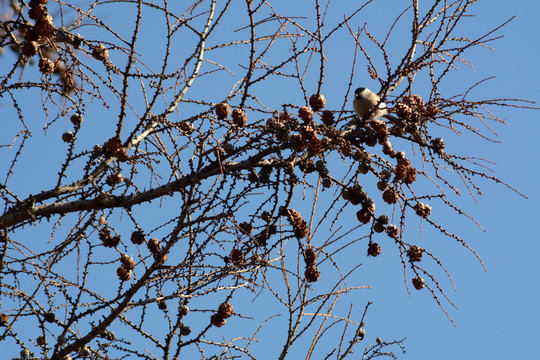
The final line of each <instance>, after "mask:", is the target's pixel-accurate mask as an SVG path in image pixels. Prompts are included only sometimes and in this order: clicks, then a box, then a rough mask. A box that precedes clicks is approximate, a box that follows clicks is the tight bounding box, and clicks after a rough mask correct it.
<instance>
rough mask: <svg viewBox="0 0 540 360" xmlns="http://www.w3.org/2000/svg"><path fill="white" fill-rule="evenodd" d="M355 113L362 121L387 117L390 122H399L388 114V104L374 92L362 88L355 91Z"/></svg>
mask: <svg viewBox="0 0 540 360" xmlns="http://www.w3.org/2000/svg"><path fill="white" fill-rule="evenodd" d="M353 108H354V112H355V113H356V115H358V117H359V118H360V119H367V120H374V119H378V118H381V117H385V118H387V119H388V120H391V121H394V120H397V119H396V118H395V117H394V116H392V115H390V114H388V108H387V107H386V104H385V103H383V102H382V101H381V99H380V98H379V96H378V95H377V94H375V93H374V92H373V91H371V90H369V89H366V88H363V87H360V88H358V89H356V90H355V91H354V101H353Z"/></svg>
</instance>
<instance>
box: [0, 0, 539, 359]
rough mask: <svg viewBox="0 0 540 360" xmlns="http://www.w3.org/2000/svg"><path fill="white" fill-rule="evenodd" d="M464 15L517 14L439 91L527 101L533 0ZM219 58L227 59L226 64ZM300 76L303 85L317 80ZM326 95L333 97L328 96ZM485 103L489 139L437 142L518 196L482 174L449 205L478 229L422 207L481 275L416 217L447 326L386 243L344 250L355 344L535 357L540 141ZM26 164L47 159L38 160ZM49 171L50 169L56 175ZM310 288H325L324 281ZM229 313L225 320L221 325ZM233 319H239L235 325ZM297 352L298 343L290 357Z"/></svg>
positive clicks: (488, 20) (532, 127) (389, 4)
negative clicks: (490, 121)
mask: <svg viewBox="0 0 540 360" xmlns="http://www.w3.org/2000/svg"><path fill="white" fill-rule="evenodd" d="M305 3H308V2H307V1H306V2H305ZM352 3H353V2H339V1H336V3H335V4H334V8H333V10H332V12H331V13H330V15H331V16H329V20H332V22H337V21H339V20H341V19H342V15H343V13H345V12H350V11H351V9H353V7H352V6H351V4H352ZM354 3H359V4H360V3H362V2H354ZM403 3H404V2H403V1H402V0H379V1H374V3H373V4H371V5H370V7H369V8H368V9H366V12H365V15H362V16H360V17H357V18H355V22H354V23H353V25H354V26H363V25H364V23H366V24H367V27H368V29H369V30H370V31H372V33H373V34H374V35H376V36H383V34H385V33H386V32H387V29H388V27H389V26H390V25H391V23H392V21H393V19H394V18H395V17H396V16H397V15H398V14H399V13H400V12H401V11H402V10H404V8H405V6H404V5H403ZM421 3H422V1H421ZM276 4H277V5H278V6H283V4H287V6H289V5H290V4H289V2H288V1H287V2H284V1H277V2H276ZM309 4H311V2H309ZM295 5H296V6H297V8H296V9H291V12H302V11H304V9H303V8H302V6H305V4H304V2H297V3H296V4H295ZM510 5H511V6H510ZM283 9H285V6H283ZM381 9H382V10H381ZM472 12H473V13H474V14H476V15H477V16H476V17H475V18H471V19H468V20H466V21H464V23H463V24H462V26H463V27H462V28H461V29H462V31H461V33H463V34H471V33H472V34H477V35H480V34H483V33H485V32H486V31H489V30H491V29H492V28H494V27H496V26H498V25H500V24H501V23H503V22H504V21H506V20H508V19H509V18H510V17H512V16H516V18H515V19H514V20H513V21H512V22H510V23H509V24H508V25H507V26H506V27H505V28H503V29H502V31H501V32H499V33H498V34H500V35H504V37H503V38H501V39H499V40H497V41H495V42H493V43H490V45H491V46H492V47H493V48H495V49H496V50H489V49H478V50H474V51H472V52H471V53H470V54H468V55H466V58H467V59H468V60H470V61H471V62H472V64H473V65H474V69H470V68H467V67H464V66H463V68H462V69H460V72H457V73H455V75H452V76H449V77H448V78H447V82H446V83H445V85H444V86H445V88H444V90H446V91H448V92H450V93H459V92H460V91H462V90H464V89H466V88H468V87H469V86H471V85H472V84H474V83H476V82H478V81H480V80H482V79H485V78H488V77H491V76H495V78H494V79H491V80H489V81H488V82H486V83H485V84H483V85H482V86H480V87H479V88H478V89H476V90H475V91H474V93H473V95H474V96H477V97H478V98H518V99H526V100H532V101H535V102H536V103H537V106H538V105H539V103H540V67H539V66H538V58H539V56H540V47H539V46H538V44H537V37H538V36H539V35H540V25H539V24H538V21H537V19H538V18H540V2H539V1H537V0H520V1H519V2H518V1H515V2H512V3H510V4H509V2H507V1H501V0H483V1H482V0H481V1H479V3H478V4H475V5H474V6H473V7H472ZM285 14H287V13H285ZM383 16H384V18H381V17H383ZM126 18H129V16H126ZM125 25H126V26H127V25H129V24H125ZM238 26H239V25H238ZM87 31H91V29H87ZM349 40H350V39H347V40H346V41H345V40H344V41H343V42H340V41H337V42H335V43H334V45H333V47H331V48H330V50H328V51H329V53H328V59H329V61H328V64H327V69H328V70H327V71H328V75H327V76H328V77H327V80H326V81H325V85H324V87H323V91H322V93H323V94H325V96H326V97H327V98H328V99H329V107H331V106H332V105H333V106H336V107H339V106H340V101H342V100H343V99H342V96H343V94H344V93H345V89H344V87H345V86H346V85H347V83H348V80H349V71H350V63H351V61H350V54H351V52H352V51H353V49H352V48H350V47H349V48H344V47H345V46H350V41H349ZM347 44H349V45H347ZM153 46H156V44H154V43H152V42H148V43H147V47H145V50H147V53H146V52H145V54H143V56H144V57H145V59H147V60H148V62H149V63H151V62H152V61H153V60H155V59H153V58H152V54H153ZM389 49H390V56H392V55H394V54H393V53H392V51H394V52H395V56H396V58H400V57H401V55H402V53H401V52H399V51H400V50H402V49H401V48H400V44H399V43H394V44H392V46H391V47H389ZM230 60H231V63H233V62H234V61H236V60H234V59H230ZM0 61H4V60H0ZM364 69H365V64H362V63H359V66H358V67H357V69H356V71H355V79H354V83H355V86H366V87H373V88H374V90H375V89H376V84H374V83H373V82H372V80H371V79H370V78H369V76H368V74H367V72H365V70H364ZM240 73H241V72H240ZM308 84H309V85H314V84H316V82H315V81H313V82H308ZM217 85H219V84H217ZM417 86H418V91H419V92H421V91H422V90H425V87H424V86H422V83H421V82H420V81H418V83H417ZM220 90H221V89H220V88H219V86H216V84H213V85H212V88H211V89H209V88H208V86H207V87H202V88H194V89H193V96H192V98H194V97H196V96H198V95H200V94H202V95H203V96H207V97H208V98H209V99H211V100H212V99H215V98H219V97H220V96H221V97H223V95H224V94H223V91H221V92H220ZM225 90H228V89H225ZM286 90H287V89H284V88H283V87H282V85H280V84H270V85H269V87H268V88H267V89H265V90H264V91H262V93H263V94H264V96H266V97H269V98H271V97H272V96H276V94H278V95H281V93H282V92H285V93H286V92H287V91H286ZM308 92H309V91H308ZM334 94H338V95H337V96H335V97H333V96H332V95H334ZM269 102H272V100H269ZM275 102H276V106H279V104H281V103H282V102H283V101H282V99H281V98H279V99H276V100H275ZM93 106H96V107H97V106H98V105H96V104H94V105H93ZM349 106H350V103H349ZM1 110H2V108H0V111H1ZM113 110H114V111H115V115H114V116H117V115H116V114H117V109H113ZM494 111H495V113H496V115H498V116H499V117H500V118H501V119H503V120H505V121H507V122H508V123H509V126H503V125H494V126H493V128H494V130H495V131H496V132H497V133H498V137H497V140H499V141H500V143H490V142H486V141H480V140H479V139H478V138H472V137H464V139H459V138H456V139H452V140H451V141H449V142H448V144H447V145H448V146H449V148H452V149H453V150H456V151H457V152H459V153H460V154H468V155H475V156H478V157H482V158H486V159H489V160H490V161H493V162H494V163H495V164H493V165H492V166H491V168H492V169H494V171H495V175H496V176H497V177H499V178H500V179H501V180H503V181H504V182H506V183H507V184H509V185H510V186H512V187H513V188H515V189H517V190H518V191H519V192H520V193H522V194H525V195H526V196H527V197H528V199H525V198H523V197H522V196H520V195H518V194H517V193H515V192H513V191H512V190H511V189H508V188H507V187H505V186H503V185H501V184H495V183H492V182H489V181H481V182H480V184H481V188H482V192H483V195H482V196H481V197H478V198H477V200H478V202H475V201H473V200H472V199H471V198H470V197H468V196H464V198H463V199H461V200H458V203H459V204H462V205H463V208H464V209H465V210H467V211H468V213H469V214H471V215H472V216H473V217H474V218H475V219H476V220H478V222H479V223H480V224H481V225H482V226H483V228H484V229H485V230H486V231H485V232H483V231H481V230H480V229H479V228H478V227H477V226H475V225H474V224H473V223H471V222H470V221H466V220H465V219H464V218H463V217H458V216H456V215H450V213H448V212H442V213H437V212H436V209H434V214H433V216H434V217H437V219H438V220H440V221H442V222H443V223H444V224H445V225H447V226H448V227H449V228H450V229H451V230H453V231H454V232H456V233H458V234H459V235H460V236H461V237H462V238H464V239H466V240H467V242H468V244H469V245H470V246H471V247H473V248H474V249H475V250H476V251H477V252H478V254H479V255H480V256H481V258H482V260H483V262H484V264H485V266H486V269H487V272H484V270H483V267H482V265H481V264H480V263H479V262H478V260H477V259H476V258H475V257H474V256H473V255H472V254H471V253H470V252H468V251H466V250H465V249H464V248H463V247H461V246H460V245H459V244H457V243H456V242H453V241H452V240H450V239H447V238H444V237H441V236H438V235H437V234H434V233H433V231H430V230H429V229H427V227H426V226H423V228H422V233H421V234H420V233H417V235H416V236H418V241H419V242H421V243H422V244H426V247H428V248H429V249H430V251H432V252H434V253H436V254H437V255H439V256H440V258H441V259H442V260H443V261H444V264H445V266H446V268H447V270H448V271H449V272H450V273H451V275H452V277H453V279H454V283H455V285H456V288H457V290H456V291H453V290H451V286H450V284H449V283H448V282H447V281H446V282H445V280H443V281H442V285H443V286H445V289H447V294H448V296H449V297H450V299H451V300H452V301H453V302H454V303H455V304H456V306H457V307H459V310H457V309H455V308H452V307H451V306H449V304H448V303H444V306H445V307H446V308H447V310H448V312H449V315H450V316H451V317H452V319H453V321H454V322H455V326H454V325H453V324H452V322H451V321H450V320H449V319H448V317H447V316H446V315H445V313H444V312H443V311H442V310H441V308H440V307H439V306H438V305H437V303H436V302H435V301H434V299H433V298H432V296H431V294H430V293H429V292H427V291H414V290H411V291H412V293H411V294H412V296H409V294H408V292H407V290H406V288H405V285H404V281H403V275H402V268H401V263H400V262H399V259H398V258H397V257H396V254H397V253H396V252H392V250H391V246H386V247H385V246H384V242H383V241H381V244H382V245H383V254H382V255H381V256H379V257H377V258H366V257H365V254H364V253H362V254H358V253H349V254H345V255H344V256H343V257H342V260H343V261H344V262H345V267H347V266H353V265H355V264H356V263H357V262H361V263H362V264H363V265H362V268H361V270H360V272H359V273H358V277H355V278H354V279H355V280H358V284H357V285H370V286H371V287H372V288H371V289H369V290H359V291H357V292H355V293H352V294H351V295H350V296H348V297H347V298H342V299H340V303H341V305H343V307H344V308H345V309H346V308H347V306H348V304H350V303H353V304H354V306H355V309H356V311H357V312H361V311H362V310H363V307H364V306H365V304H366V302H367V301H372V302H373V305H372V306H371V308H370V311H369V312H368V315H367V319H366V330H367V337H366V340H364V341H365V342H366V343H374V342H375V338H376V337H381V338H382V339H383V340H385V341H392V340H394V339H402V338H404V337H406V338H407V340H406V341H405V343H404V345H405V347H406V350H407V353H406V354H405V355H401V356H400V357H399V358H400V359H415V360H418V359H440V360H446V359H452V360H454V359H456V358H461V359H508V358H514V359H537V358H538V356H539V355H538V354H540V329H539V327H538V324H540V311H539V310H538V304H540V280H539V275H540V262H539V261H538V258H539V255H540V244H539V240H540V235H538V230H537V229H536V227H537V226H538V223H539V222H538V219H539V217H540V205H538V204H540V191H539V189H538V186H539V180H538V176H539V171H538V166H539V165H540V164H539V163H540V161H539V159H540V149H539V148H538V145H537V144H538V140H537V136H538V134H540V122H539V120H538V119H539V117H540V113H539V112H538V111H532V110H525V109H515V108H498V109H495V110H494ZM95 121H96V123H98V124H100V126H102V127H107V126H110V124H107V123H106V119H104V118H101V119H100V118H96V119H95ZM66 123H67V122H66ZM40 125H41V124H40ZM52 131H53V132H54V131H57V132H58V133H59V134H60V133H62V132H63V131H65V129H64V128H62V127H58V128H57V129H56V130H52ZM83 140H84V139H83ZM91 141H94V139H93V138H92V139H91V140H89V144H90V143H91ZM54 146H57V147H58V148H55V150H54V151H58V153H59V154H63V151H64V150H63V147H62V146H63V145H62V143H60V142H57V143H56V144H55V145H54ZM40 155H41V156H42V152H41V150H40V149H39V148H37V149H35V156H36V157H38V156H40ZM36 166H44V167H45V166H46V165H45V163H44V162H43V163H42V162H37V164H36ZM51 176H53V178H54V176H55V173H52V174H51ZM43 181H45V180H43ZM300 206H303V205H300ZM345 220H346V221H347V219H345ZM352 220H353V221H354V219H352ZM361 235H362V234H361V232H359V236H361ZM420 236H422V237H420ZM362 249H363V247H362ZM386 249H388V251H386ZM363 251H364V250H363ZM316 285H317V286H324V282H321V283H317V284H316ZM257 301H259V302H257ZM261 301H262V300H261V299H257V300H256V302H254V303H253V306H254V308H257V307H258V306H260V305H259V304H260V302H261ZM246 312H248V311H247V310H246ZM247 315H249V314H248V313H246V316H247ZM235 321H237V320H234V319H232V320H231V325H234V324H235ZM238 321H239V320H238ZM236 324H237V325H238V326H240V327H241V326H242V325H241V323H240V322H236ZM268 334H269V335H270V337H267V338H266V339H267V341H266V342H262V343H261V344H260V345H259V346H261V347H262V348H267V349H268V350H269V351H271V350H275V349H274V346H275V345H276V344H281V343H280V340H282V334H281V333H280V331H275V332H272V331H269V333H268ZM17 352H18V351H17ZM17 352H16V353H17ZM302 353H303V352H302V351H299V354H302Z"/></svg>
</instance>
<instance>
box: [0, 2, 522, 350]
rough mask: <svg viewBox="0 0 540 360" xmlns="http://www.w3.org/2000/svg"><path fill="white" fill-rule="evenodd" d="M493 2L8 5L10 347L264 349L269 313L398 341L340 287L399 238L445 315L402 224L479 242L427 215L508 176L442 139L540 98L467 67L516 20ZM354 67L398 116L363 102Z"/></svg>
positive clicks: (404, 257) (359, 343)
mask: <svg viewBox="0 0 540 360" xmlns="http://www.w3.org/2000/svg"><path fill="white" fill-rule="evenodd" d="M475 2H476V1H473V0H470V1H467V0H458V1H450V2H448V1H441V0H430V1H428V2H425V3H422V4H419V2H418V0H411V1H408V2H403V4H401V3H400V6H403V9H402V12H401V13H400V14H398V16H396V18H395V21H394V22H393V23H390V24H391V26H389V27H388V29H387V33H386V34H382V35H376V34H375V33H372V32H371V31H370V23H369V22H367V23H366V18H364V17H363V14H364V13H366V12H368V11H370V8H376V7H378V6H384V5H383V4H381V3H379V2H377V1H365V2H351V4H348V5H347V6H348V7H350V9H349V10H350V11H348V12H347V13H346V14H344V15H343V14H339V15H335V14H334V12H333V9H334V5H335V4H333V3H332V2H331V1H327V2H322V1H319V0H315V1H312V2H309V4H307V3H306V4H302V5H298V4H296V5H294V4H287V5H279V4H271V3H270V2H268V1H251V0H246V1H245V2H241V1H238V2H235V1H231V0H229V1H215V0H214V1H213V0H199V1H193V2H171V1H163V2H143V1H135V0H131V1H130V0H126V1H101V0H93V1H81V2H75V3H73V2H62V1H48V0H31V1H30V2H28V3H27V2H23V1H12V2H11V3H9V4H8V3H7V2H5V3H3V4H2V15H3V17H2V21H1V26H0V39H1V49H4V53H3V55H2V56H3V59H2V63H3V66H2V73H1V77H0V95H1V97H2V101H3V104H4V105H5V104H9V106H7V105H6V106H4V107H3V109H2V118H3V119H4V122H5V124H4V125H3V126H4V127H5V129H4V130H3V131H2V132H3V134H2V143H1V149H0V151H1V152H2V156H1V163H2V167H1V168H2V169H3V174H4V175H3V177H2V179H1V185H0V194H1V198H2V202H3V214H2V215H1V217H0V231H1V232H0V234H1V235H0V239H1V241H0V269H1V272H0V289H1V299H2V300H1V301H2V303H1V308H0V344H2V345H1V347H2V348H5V347H6V346H7V345H9V346H10V349H15V348H17V349H19V350H18V351H20V354H18V353H9V354H7V355H5V356H8V357H9V358H17V357H19V358H25V359H30V358H39V359H44V358H47V359H69V358H88V359H123V358H141V359H175V358H180V357H181V356H182V357H184V358H187V357H190V358H194V357H198V356H200V357H201V358H213V359H224V358H233V357H245V358H253V359H254V358H260V357H261V356H263V355H264V353H261V352H260V351H258V352H257V351H253V350H252V349H254V348H255V345H254V344H255V343H256V342H265V341H267V340H265V337H264V336H263V334H267V332H268V331H269V330H267V329H268V328H269V327H271V328H273V330H272V331H273V332H279V334H280V335H279V338H278V339H273V340H272V346H273V347H274V348H273V349H272V351H274V352H275V356H277V357H278V358H280V359H284V358H286V357H287V356H288V355H290V357H291V356H292V355H291V351H293V348H294V349H295V350H294V351H297V352H298V353H300V354H302V356H305V357H306V358H310V357H311V356H313V357H314V358H333V357H336V358H338V359H344V358H347V357H348V356H349V355H350V354H352V351H353V349H356V348H357V347H358V348H359V349H360V350H356V351H357V353H358V352H362V353H363V358H364V359H372V358H376V357H381V356H389V357H394V358H395V357H396V356H397V355H396V354H397V353H398V352H401V351H402V350H403V346H402V340H396V341H391V342H386V341H382V340H381V339H379V338H377V339H376V340H375V341H374V343H373V344H371V345H368V344H367V341H363V340H364V337H365V336H366V329H367V330H369V327H368V325H367V324H366V323H365V321H366V319H365V316H366V314H367V312H368V310H369V306H370V303H369V302H368V303H366V304H364V305H362V311H361V314H362V315H361V316H360V317H358V316H356V315H353V312H352V310H350V309H347V308H346V309H343V308H341V307H338V306H336V304H337V302H338V299H340V300H344V301H345V300H347V299H348V296H349V295H351V294H354V293H356V292H358V291H361V289H363V288H365V287H367V286H366V284H364V283H362V282H361V281H360V280H359V279H358V278H356V277H355V275H356V274H357V273H358V272H360V270H359V267H360V262H361V261H363V260H364V258H365V256H370V257H377V256H378V255H379V254H380V253H381V251H383V250H384V251H386V250H385V248H384V247H381V245H380V244H379V243H377V241H379V242H381V241H382V239H387V240H385V243H386V244H393V246H395V248H396V249H397V252H398V254H399V257H400V261H401V263H402V265H403V273H404V274H405V282H406V284H407V289H412V290H409V291H414V290H421V291H429V292H431V293H432V294H433V297H434V299H435V301H436V302H437V303H438V304H439V305H440V306H441V308H442V309H444V311H445V313H447V310H446V309H445V306H446V305H447V304H450V305H452V302H451V299H449V298H448V297H447V295H446V293H445V289H444V288H443V287H442V286H441V285H440V282H439V277H440V276H443V277H448V278H449V279H450V280H451V276H450V274H449V273H448V272H447V271H446V269H445V267H444V265H443V261H442V259H439V258H438V257H436V256H435V255H434V254H432V253H431V252H430V250H429V249H428V248H423V247H421V246H420V245H419V244H416V243H414V237H407V232H406V231H405V225H406V223H408V224H411V223H412V224H419V226H424V227H432V228H434V229H436V230H438V231H439V232H440V236H441V237H443V238H447V239H448V240H450V241H455V242H457V244H458V245H460V246H462V247H465V248H466V249H467V250H468V251H470V252H472V253H474V254H475V255H476V256H477V257H478V259H479V260H480V257H479V256H478V255H477V254H476V252H475V251H474V250H473V249H472V248H471V247H470V246H469V245H468V244H467V243H466V241H465V240H464V239H462V238H461V237H460V236H459V234H454V233H453V232H451V231H450V230H448V229H446V228H445V227H444V226H443V225H442V224H440V223H439V222H438V221H437V220H436V218H435V217H434V216H432V215H431V213H432V212H433V213H436V212H437V211H440V209H442V208H448V209H450V210H452V211H454V212H455V214H456V216H458V215H462V216H465V217H468V218H469V219H470V220H472V221H474V219H472V218H471V217H469V216H468V215H466V213H465V210H464V209H462V207H461V206H460V205H459V202H456V199H458V200H459V196H461V195H462V194H461V192H460V191H459V190H458V184H460V185H461V184H464V185H465V186H466V189H467V191H468V192H469V194H470V195H471V196H473V197H474V196H475V195H476V194H477V193H479V192H480V187H479V185H478V184H477V181H478V180H484V179H485V180H490V181H494V182H499V183H501V181H500V180H499V179H497V177H495V176H493V175H491V173H490V172H489V171H488V170H487V169H488V166H489V162H488V161H486V160H483V159H478V158H476V157H474V154H472V155H473V156H472V157H471V156H464V155H460V154H457V151H456V153H454V152H450V151H449V149H447V148H446V147H445V143H447V142H449V141H450V142H451V141H453V140H455V137H456V136H458V135H460V136H461V135H465V134H469V135H467V136H470V137H477V138H480V139H483V140H486V141H490V140H491V138H490V136H493V134H494V133H493V132H492V130H491V128H490V123H493V122H495V123H504V122H503V120H501V119H499V118H498V117H497V115H496V114H495V112H496V108H497V107H500V106H511V107H530V104H529V103H527V102H523V101H521V100H517V99H471V96H470V95H469V92H470V90H471V89H472V88H459V85H454V84H450V85H449V84H448V80H447V79H448V78H449V77H451V76H452V75H453V74H455V73H456V72H458V71H460V67H461V66H468V65H469V64H468V62H467V60H466V58H465V55H466V52H467V51H469V50H470V49H472V48H477V47H487V46H488V44H489V43H490V42H492V41H493V40H495V39H497V38H499V37H500V35H499V30H500V29H501V28H502V27H503V26H504V25H505V24H506V23H505V24H502V25H500V26H498V27H496V28H494V29H493V30H491V31H488V32H486V33H485V34H484V35H482V36H480V37H478V38H468V37H466V36H463V34H462V33H461V31H460V22H461V21H462V20H463V19H464V18H466V17H467V16H469V11H470V9H469V8H470V7H471V5H472V4H473V3H475ZM302 3H303V2H302ZM278 5H279V6H278ZM297 7H304V8H297ZM358 24H361V25H360V26H358ZM344 39H345V40H344ZM394 39H396V41H395V42H394ZM404 40H406V41H404ZM345 41H346V42H347V43H348V44H350V46H349V48H348V50H350V52H348V51H345V50H343V51H342V52H341V53H339V54H337V50H336V49H337V48H339V47H340V46H341V44H342V43H343V42H345ZM395 44H399V45H400V46H397V45H395ZM403 44H405V46H404V45H403ZM338 58H339V59H338ZM336 62H338V63H339V64H340V65H341V64H345V63H347V64H348V65H347V66H348V68H347V69H344V68H343V67H340V66H337V67H338V68H339V69H336V65H334V64H335V63H336ZM330 66H332V67H334V69H329V67H330ZM366 69H367V71H366ZM337 70H339V73H338V72H336V71H337ZM359 73H362V74H363V73H366V74H368V75H369V76H370V77H371V79H372V82H373V83H378V85H379V88H378V89H372V90H374V91H375V90H376V91H377V92H378V94H379V95H380V97H381V98H382V101H384V102H385V103H386V104H387V105H388V107H389V109H391V111H392V113H393V114H394V115H395V119H393V120H387V119H375V120H369V119H367V117H366V118H364V119H360V118H358V117H357V116H356V115H355V114H354V112H353V111H352V105H351V104H352V97H353V93H354V90H355V88H356V87H357V86H361V85H362V84H356V82H357V81H358V80H357V79H356V78H357V77H359V76H360V75H359ZM335 74H341V76H342V79H341V80H343V78H345V81H347V83H343V82H341V84H342V85H344V87H343V91H342V92H340V93H339V94H337V93H332V94H328V93H325V88H326V86H325V84H327V83H333V82H336V79H335V77H334V76H335ZM364 78H365V77H364ZM482 82H483V81H479V82H478V83H477V84H475V85H474V86H473V88H474V87H476V86H477V85H480V84H482ZM420 88H421V89H427V91H426V90H422V91H420V90H419V89H420ZM327 102H328V105H329V106H327ZM330 105H331V106H330ZM95 144H97V145H95ZM405 151H406V152H405ZM503 185H505V186H507V187H509V186H508V185H506V184H504V183H503ZM351 214H352V215H351ZM351 217H354V219H355V223H351V222H350V221H348V220H350V219H351ZM407 221H408V222H407ZM414 227H416V225H415V226H414ZM409 228H410V227H409ZM416 230H418V229H416ZM357 249H362V252H361V253H358V251H357ZM366 251H367V255H366ZM348 252H352V253H354V254H356V255H355V256H357V257H358V261H357V262H356V263H357V265H356V266H353V267H352V268H348V267H344V266H343V265H342V262H341V260H342V256H343V255H344V254H346V253H348ZM480 262H481V260H480ZM397 275H401V274H397ZM410 285H412V287H410ZM247 298H249V299H250V301H251V300H254V301H253V303H252V304H251V305H248V304H247V302H248V301H246V299H247ZM250 306H251V307H250ZM355 314H356V313H355ZM447 315H448V313H447ZM231 318H232V319H238V323H236V325H235V324H227V320H229V319H231ZM276 327H279V330H275V329H276ZM219 328H221V329H219ZM336 329H339V330H336ZM336 334H338V335H336ZM260 336H261V337H260ZM265 336H267V335H265ZM327 338H331V339H334V338H335V341H324V343H323V341H322V339H327ZM372 342H373V341H372ZM276 343H279V344H278V346H276V345H275V344H276Z"/></svg>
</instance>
